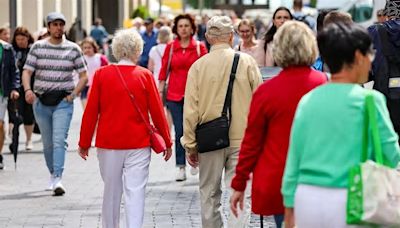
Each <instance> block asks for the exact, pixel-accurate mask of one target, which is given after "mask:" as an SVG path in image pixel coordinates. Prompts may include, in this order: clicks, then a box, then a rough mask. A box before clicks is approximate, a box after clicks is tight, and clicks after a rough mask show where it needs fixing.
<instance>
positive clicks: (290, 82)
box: [232, 67, 326, 215]
mask: <svg viewBox="0 0 400 228" xmlns="http://www.w3.org/2000/svg"><path fill="white" fill-rule="evenodd" d="M325 82H326V76H325V75H324V74H323V73H321V72H318V71H315V70H312V69H311V68H309V67H296V68H294V67H293V68H287V69H284V70H283V71H282V72H281V73H280V74H279V75H278V76H276V77H274V78H272V79H270V80H269V81H267V82H265V83H264V84H262V85H261V86H260V87H259V88H258V89H257V91H256V92H255V93H254V95H253V98H252V101H251V106H250V111H249V116H248V123H247V128H246V132H245V136H244V138H243V141H242V145H241V148H240V153H239V162H238V164H237V166H236V175H235V177H234V178H233V180H232V188H233V189H235V190H237V191H244V189H245V188H246V181H247V180H248V179H249V174H250V173H253V180H252V195H251V197H252V211H253V212H254V213H256V214H261V215H276V214H283V213H284V206H283V199H282V195H281V191H280V189H281V183H282V176H283V171H284V167H285V162H286V154H287V150H288V145H289V135H290V129H291V126H292V121H293V117H294V114H295V111H296V107H297V104H298V102H299V101H300V99H301V97H302V96H303V95H304V94H306V93H307V92H309V91H310V90H312V89H313V88H315V87H317V86H319V85H321V84H323V83H325Z"/></svg>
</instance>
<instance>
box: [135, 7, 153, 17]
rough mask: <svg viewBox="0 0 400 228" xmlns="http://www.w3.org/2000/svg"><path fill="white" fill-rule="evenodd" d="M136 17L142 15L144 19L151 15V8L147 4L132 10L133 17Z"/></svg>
mask: <svg viewBox="0 0 400 228" xmlns="http://www.w3.org/2000/svg"><path fill="white" fill-rule="evenodd" d="M135 17H141V18H143V19H144V18H147V17H150V13H149V10H148V9H147V7H145V6H139V7H138V8H136V9H135V10H134V11H133V12H132V15H131V18H135Z"/></svg>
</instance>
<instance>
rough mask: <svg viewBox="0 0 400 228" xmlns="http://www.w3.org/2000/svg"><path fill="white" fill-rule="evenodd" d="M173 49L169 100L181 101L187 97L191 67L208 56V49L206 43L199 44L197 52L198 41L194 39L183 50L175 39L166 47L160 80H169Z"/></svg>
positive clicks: (168, 92)
mask: <svg viewBox="0 0 400 228" xmlns="http://www.w3.org/2000/svg"><path fill="white" fill-rule="evenodd" d="M172 45H173V49H172V51H173V52H172V58H171V66H170V74H169V78H168V91H167V100H169V101H181V100H182V99H183V97H184V95H185V87H186V80H187V74H188V72H189V69H190V67H191V66H192V64H193V63H194V62H196V60H197V59H199V58H200V57H201V56H203V55H205V54H207V48H206V46H205V45H204V43H202V42H199V51H200V53H198V51H197V41H196V40H194V39H192V40H191V41H190V43H189V46H188V47H187V48H182V47H181V44H180V42H179V40H178V39H175V40H174V41H172V42H171V43H169V44H167V46H166V47H165V51H164V55H163V57H162V65H161V70H160V75H159V77H158V79H159V80H160V81H165V80H166V79H167V65H168V59H169V53H170V50H171V46H172Z"/></svg>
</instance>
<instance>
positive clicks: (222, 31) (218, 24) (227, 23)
mask: <svg viewBox="0 0 400 228" xmlns="http://www.w3.org/2000/svg"><path fill="white" fill-rule="evenodd" d="M206 38H207V41H208V42H209V43H210V44H211V45H215V44H217V43H227V44H229V45H231V46H232V42H233V24H232V20H231V19H230V18H229V17H228V16H213V17H212V18H211V19H210V20H209V21H208V22H207V29H206Z"/></svg>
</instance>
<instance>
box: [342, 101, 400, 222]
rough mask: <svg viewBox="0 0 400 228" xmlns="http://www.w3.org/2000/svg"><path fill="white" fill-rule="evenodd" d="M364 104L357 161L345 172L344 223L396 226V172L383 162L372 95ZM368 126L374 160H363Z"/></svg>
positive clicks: (399, 196) (399, 175)
mask: <svg viewBox="0 0 400 228" xmlns="http://www.w3.org/2000/svg"><path fill="white" fill-rule="evenodd" d="M365 105H366V107H365V110H366V111H365V116H364V131H363V145H362V156H361V163H360V164H359V165H356V166H355V167H353V168H352V169H351V170H350V173H349V186H348V193H347V194H348V195H347V224H370V225H384V226H389V227H400V172H398V171H397V170H396V169H392V168H390V167H386V166H385V165H384V162H383V153H382V148H381V144H380V136H379V131H378V124H377V117H376V107H375V103H374V98H373V96H372V95H370V94H369V95H367V97H366V100H365ZM369 129H370V130H371V135H372V143H373V155H374V158H375V161H371V160H368V161H367V157H368V152H367V148H368V130H369Z"/></svg>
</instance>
